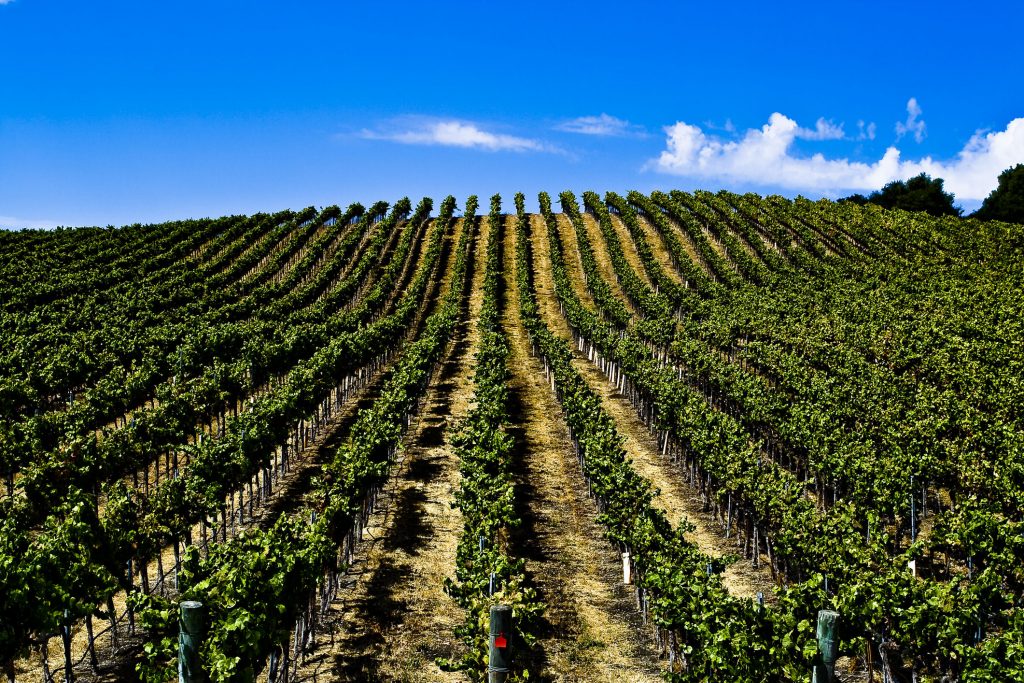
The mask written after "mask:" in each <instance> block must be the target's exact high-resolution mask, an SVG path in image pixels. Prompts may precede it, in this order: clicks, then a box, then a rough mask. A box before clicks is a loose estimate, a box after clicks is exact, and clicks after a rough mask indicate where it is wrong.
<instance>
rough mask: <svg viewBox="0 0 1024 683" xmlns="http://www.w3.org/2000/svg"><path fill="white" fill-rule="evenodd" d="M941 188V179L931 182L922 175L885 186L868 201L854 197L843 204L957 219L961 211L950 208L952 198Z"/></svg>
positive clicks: (862, 197) (951, 195) (924, 174)
mask: <svg viewBox="0 0 1024 683" xmlns="http://www.w3.org/2000/svg"><path fill="white" fill-rule="evenodd" d="M942 186H943V181H942V178H935V179H934V180H933V179H932V177H931V176H930V175H928V174H927V173H921V174H920V175H916V176H914V177H913V178H910V179H908V180H894V181H892V182H891V183H887V184H886V185H885V187H883V188H882V189H881V190H877V191H875V192H872V193H871V194H870V195H868V196H867V197H865V196H864V195H861V194H855V195H851V196H849V197H847V198H846V199H845V200H844V201H848V202H851V203H853V204H860V205H864V204H869V203H870V204H877V205H878V206H881V207H882V208H884V209H903V210H904V211H924V212H926V213H929V214H931V215H933V216H959V215H960V214H961V209H958V208H957V207H955V206H953V201H954V197H953V194H952V193H950V192H946V191H945V190H943V188H942Z"/></svg>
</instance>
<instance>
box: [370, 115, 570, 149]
mask: <svg viewBox="0 0 1024 683" xmlns="http://www.w3.org/2000/svg"><path fill="white" fill-rule="evenodd" d="M359 137H362V138H365V139H367V140H389V141H391V142H399V143H402V144H406V145H441V146H445V147H465V148H470V149H484V150H488V151H492V152H496V151H512V152H553V151H557V150H556V148H554V147H552V146H551V145H548V144H546V143H544V142H541V141H539V140H532V139H530V138H521V137H517V136H515V135H505V134H502V133H492V132H489V131H486V130H483V129H482V128H480V127H479V126H478V125H477V124H475V123H472V122H468V121H455V120H442V121H436V120H423V119H409V120H407V125H406V126H405V128H404V129H400V130H399V129H396V130H385V131H379V130H376V131H375V130H363V131H361V132H360V133H359Z"/></svg>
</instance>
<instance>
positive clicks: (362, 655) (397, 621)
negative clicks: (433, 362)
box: [300, 219, 487, 682]
mask: <svg viewBox="0 0 1024 683" xmlns="http://www.w3.org/2000/svg"><path fill="white" fill-rule="evenodd" d="M479 224H480V230H481V232H482V234H480V235H478V236H477V242H476V243H477V244H478V245H480V244H484V243H485V242H484V241H485V240H486V232H487V226H486V219H481V220H480V221H479ZM485 255H486V254H485V252H484V250H483V249H475V250H474V262H473V265H472V270H471V273H470V275H471V277H472V287H471V290H470V296H469V303H468V306H467V314H466V316H464V321H463V323H461V324H460V326H459V327H458V328H457V329H456V332H455V334H454V335H453V340H452V344H451V345H450V346H449V349H448V353H447V356H446V358H445V361H444V362H443V363H442V365H441V367H440V369H439V371H438V372H436V373H435V375H434V377H433V378H432V379H431V382H430V385H429V387H428V389H427V394H426V397H425V401H424V404H423V405H424V407H423V410H422V412H421V413H420V416H419V418H418V419H417V420H416V422H415V424H414V426H413V428H412V430H411V431H410V432H409V435H408V436H407V438H406V441H405V443H406V445H405V448H404V451H403V453H402V455H401V460H400V462H399V463H398V464H397V465H396V468H395V472H394V474H393V476H392V479H391V481H390V482H389V483H388V485H387V487H386V488H385V490H384V491H383V492H382V493H381V496H380V499H379V502H378V506H377V510H376V511H375V512H374V513H373V514H372V515H371V516H370V521H369V524H368V526H367V527H366V530H365V532H364V535H363V542H362V543H361V544H360V545H359V546H358V548H357V552H356V558H355V562H354V563H353V566H352V568H351V569H350V571H349V573H348V577H347V585H343V587H342V588H341V590H340V592H339V597H338V599H337V600H336V601H335V603H334V604H333V605H332V606H331V609H330V612H329V614H328V615H327V620H328V621H329V622H331V623H332V625H333V631H334V636H333V643H332V646H331V647H330V648H326V649H325V650H324V651H322V652H319V653H317V654H316V655H315V656H313V657H311V658H309V659H308V660H307V665H306V667H305V669H304V670H303V671H302V674H301V676H300V679H301V680H314V679H315V680H338V681H445V682H448V681H462V680H465V677H464V676H462V675H461V674H457V673H447V672H443V671H441V670H440V668H439V667H438V666H437V664H436V663H435V659H436V658H437V657H454V656H456V655H457V654H458V653H459V652H458V650H459V648H460V647H461V643H460V642H459V641H458V639H457V638H456V636H455V629H456V628H457V627H458V626H459V625H460V624H461V623H462V618H463V615H462V612H461V610H459V608H458V607H457V605H456V604H455V603H454V601H453V600H452V599H451V598H450V597H449V596H448V595H447V594H446V593H445V592H444V589H443V586H444V580H445V579H446V578H454V575H455V553H456V549H457V547H458V541H459V535H460V533H461V531H462V515H461V513H460V512H459V510H457V509H455V508H453V507H452V506H451V504H452V502H453V501H454V494H455V491H456V490H457V488H458V484H459V469H458V468H459V461H458V457H457V456H456V455H455V453H454V450H453V448H452V446H451V443H450V439H451V437H452V435H453V434H454V432H455V429H456V423H457V422H458V420H459V419H461V418H462V417H464V416H465V415H466V414H467V413H468V412H469V410H470V408H471V401H472V398H473V384H472V374H473V352H474V350H475V348H476V346H477V341H478V339H479V334H478V331H477V329H476V326H475V325H473V324H472V322H473V321H475V320H476V318H477V316H478V313H479V310H480V305H481V300H482V293H483V274H484V257H485ZM454 258H455V255H454V253H453V254H452V259H454Z"/></svg>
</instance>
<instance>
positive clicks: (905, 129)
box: [896, 97, 925, 142]
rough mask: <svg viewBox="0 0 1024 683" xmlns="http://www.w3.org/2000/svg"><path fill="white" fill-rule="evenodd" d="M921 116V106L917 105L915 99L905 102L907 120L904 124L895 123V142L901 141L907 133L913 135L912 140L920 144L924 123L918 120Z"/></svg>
mask: <svg viewBox="0 0 1024 683" xmlns="http://www.w3.org/2000/svg"><path fill="white" fill-rule="evenodd" d="M920 116H921V105H919V104H918V103H917V98H916V97H911V98H910V100H909V101H908V102H907V120H906V122H897V123H896V140H897V141H899V140H902V139H903V136H904V135H907V134H909V133H913V134H914V140H915V141H916V142H921V141H922V140H924V136H925V126H924V121H922V120H920Z"/></svg>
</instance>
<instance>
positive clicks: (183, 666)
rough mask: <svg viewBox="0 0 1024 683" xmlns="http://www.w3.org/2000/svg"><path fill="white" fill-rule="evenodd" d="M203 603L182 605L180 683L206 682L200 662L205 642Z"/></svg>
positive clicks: (183, 603) (185, 603) (179, 635)
mask: <svg viewBox="0 0 1024 683" xmlns="http://www.w3.org/2000/svg"><path fill="white" fill-rule="evenodd" d="M203 621H204V620H203V603H201V602H197V601H195V600H186V601H184V602H182V603H181V617H180V619H179V620H178V626H179V629H180V630H179V634H178V683H202V681H204V680H205V676H204V675H203V670H202V665H201V664H200V661H199V647H200V645H201V643H202V640H203V631H204V630H205V624H204V623H203Z"/></svg>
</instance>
